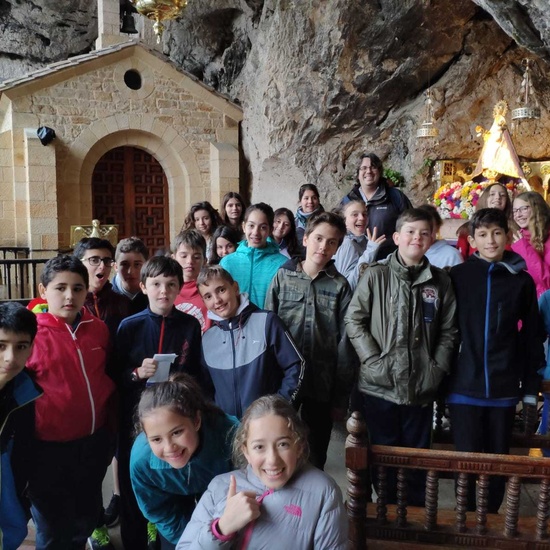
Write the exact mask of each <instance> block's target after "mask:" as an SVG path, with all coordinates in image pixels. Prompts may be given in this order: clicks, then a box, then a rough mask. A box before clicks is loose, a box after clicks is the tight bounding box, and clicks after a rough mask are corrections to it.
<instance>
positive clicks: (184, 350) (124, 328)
mask: <svg viewBox="0 0 550 550" xmlns="http://www.w3.org/2000/svg"><path fill="white" fill-rule="evenodd" d="M163 319H164V323H165V325H164V337H163V341H162V350H159V342H160V333H161V325H162V322H163ZM155 353H175V354H176V355H177V357H176V359H175V361H174V363H173V364H172V365H171V367H170V372H186V373H188V374H191V375H193V376H198V375H199V373H200V364H201V327H200V324H199V322H198V321H197V320H196V319H195V318H194V317H192V316H191V315H188V314H187V313H183V312H182V311H178V310H177V309H176V308H175V307H174V308H172V312H171V313H170V315H168V316H166V317H164V318H163V317H162V315H157V314H156V313H153V312H152V311H151V310H150V309H149V308H147V309H145V310H143V311H141V312H140V313H136V314H135V315H132V316H131V317H127V318H126V319H124V320H123V321H122V322H121V323H120V326H119V328H118V332H117V336H116V341H115V359H114V362H113V363H114V364H113V365H112V366H111V369H110V370H111V371H112V372H113V375H112V376H113V378H114V379H115V381H116V382H117V383H118V385H119V388H120V400H121V422H122V425H121V430H122V431H123V432H127V431H128V430H130V431H132V415H133V410H134V408H135V406H136V405H137V403H138V402H139V398H140V396H141V393H142V391H143V390H144V388H145V384H146V380H138V381H135V382H134V381H132V379H131V374H132V371H133V370H134V369H137V368H138V367H141V363H142V362H143V360H144V359H146V358H148V357H153V355H155Z"/></svg>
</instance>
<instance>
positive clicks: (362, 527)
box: [346, 411, 370, 550]
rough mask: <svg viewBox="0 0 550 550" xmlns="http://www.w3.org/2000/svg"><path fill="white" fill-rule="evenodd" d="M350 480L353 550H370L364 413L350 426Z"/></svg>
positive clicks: (351, 543) (348, 493)
mask: <svg viewBox="0 0 550 550" xmlns="http://www.w3.org/2000/svg"><path fill="white" fill-rule="evenodd" d="M346 428H347V430H348V433H349V435H348V437H347V438H346V468H347V472H346V477H347V480H348V489H347V496H348V500H347V503H346V504H347V506H346V508H347V513H348V522H349V536H348V543H349V548H350V550H363V549H364V548H366V547H367V530H366V517H367V495H369V494H370V487H367V483H368V479H369V476H368V449H367V437H366V434H367V426H366V424H365V422H364V421H363V419H362V418H361V415H360V413H358V412H357V411H355V412H353V413H352V415H351V416H350V418H349V419H348V421H347V423H346Z"/></svg>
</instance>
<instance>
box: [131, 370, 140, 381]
mask: <svg viewBox="0 0 550 550" xmlns="http://www.w3.org/2000/svg"><path fill="white" fill-rule="evenodd" d="M130 380H131V381H132V382H137V381H138V380H141V378H140V377H139V374H138V370H137V369H134V370H133V371H132V374H131V375H130Z"/></svg>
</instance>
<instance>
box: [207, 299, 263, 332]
mask: <svg viewBox="0 0 550 550" xmlns="http://www.w3.org/2000/svg"><path fill="white" fill-rule="evenodd" d="M239 298H240V302H241V304H240V305H239V308H238V309H237V313H236V315H235V316H234V317H231V318H230V319H223V318H222V317H220V316H219V315H216V314H215V313H212V312H211V311H209V312H208V317H209V318H210V319H212V321H213V322H214V324H215V325H216V326H218V327H220V328H221V329H222V330H231V328H235V326H244V325H245V324H246V323H247V321H248V319H249V317H250V315H251V314H252V313H254V312H255V311H259V310H260V308H259V307H258V306H256V305H255V304H253V303H252V302H250V300H249V299H248V294H247V293H246V292H241V294H240V295H239Z"/></svg>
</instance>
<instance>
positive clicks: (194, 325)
mask: <svg viewBox="0 0 550 550" xmlns="http://www.w3.org/2000/svg"><path fill="white" fill-rule="evenodd" d="M182 286H183V273H182V269H181V267H180V265H179V264H178V263H177V262H176V260H174V259H172V258H167V257H165V256H155V257H153V258H151V259H150V260H148V261H147V263H146V264H145V265H144V266H143V268H142V270H141V282H140V287H141V290H142V291H143V292H144V293H145V294H146V295H147V299H148V301H149V307H148V308H147V309H146V310H144V311H142V312H140V313H137V314H136V315H132V316H131V317H128V318H126V319H124V320H123V321H122V323H121V324H120V327H119V329H118V332H117V336H116V341H115V348H116V350H115V351H116V364H117V365H118V367H119V369H120V371H119V387H120V394H121V395H120V398H121V399H120V400H121V407H120V408H121V414H120V431H119V454H118V462H119V483H120V492H121V494H120V498H121V500H120V533H121V538H122V542H123V544H124V547H125V548H131V549H132V550H145V549H146V548H147V522H146V520H145V519H144V518H143V516H142V515H141V512H140V509H139V507H138V505H137V502H136V499H135V496H134V493H133V490H132V485H131V482H130V471H129V464H130V451H131V449H132V443H133V434H134V422H133V420H134V418H133V413H134V410H135V407H136V405H137V404H138V402H139V398H140V396H141V392H142V391H143V389H144V388H145V384H146V382H147V380H148V379H149V378H151V376H153V375H154V374H155V372H156V370H157V362H156V361H155V360H154V359H153V356H154V355H155V354H156V353H175V354H176V355H177V358H176V359H175V361H174V363H172V365H171V368H170V370H171V372H181V371H184V372H187V373H189V374H192V375H195V376H198V375H199V372H200V357H201V356H200V353H201V329H200V325H199V322H198V321H197V320H196V319H195V318H194V317H192V316H191V315H187V314H186V313H183V312H181V311H178V310H177V309H176V308H175V307H174V301H175V300H176V297H177V296H178V293H179V291H180V290H181V287H182Z"/></svg>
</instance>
